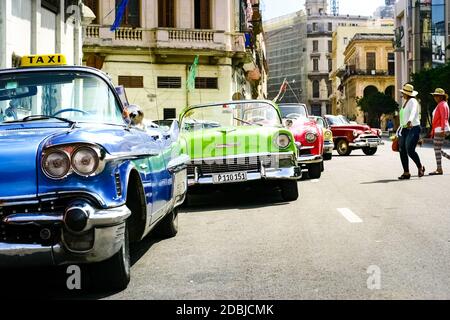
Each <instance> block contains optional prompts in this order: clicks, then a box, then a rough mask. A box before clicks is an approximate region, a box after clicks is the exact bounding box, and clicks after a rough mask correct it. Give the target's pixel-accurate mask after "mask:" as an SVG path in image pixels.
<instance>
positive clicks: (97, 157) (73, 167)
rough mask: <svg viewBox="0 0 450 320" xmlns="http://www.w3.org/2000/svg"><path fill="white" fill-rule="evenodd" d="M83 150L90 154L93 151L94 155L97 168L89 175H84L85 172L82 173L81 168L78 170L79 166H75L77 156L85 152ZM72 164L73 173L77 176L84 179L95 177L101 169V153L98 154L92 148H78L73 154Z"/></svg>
mask: <svg viewBox="0 0 450 320" xmlns="http://www.w3.org/2000/svg"><path fill="white" fill-rule="evenodd" d="M83 150H88V151H89V152H91V151H92V153H93V154H94V161H95V166H94V168H93V170H91V171H90V172H89V173H83V172H81V171H80V170H79V168H77V165H76V164H75V156H76V155H77V154H78V153H79V152H81V151H83ZM70 164H71V166H72V169H73V171H74V172H75V173H76V174H77V175H79V176H82V177H90V176H92V175H94V174H95V173H96V172H97V170H98V168H99V166H100V154H99V152H98V151H97V150H96V149H94V148H92V147H89V146H83V145H81V146H78V147H77V148H76V149H75V150H74V151H73V153H72V155H71V158H70Z"/></svg>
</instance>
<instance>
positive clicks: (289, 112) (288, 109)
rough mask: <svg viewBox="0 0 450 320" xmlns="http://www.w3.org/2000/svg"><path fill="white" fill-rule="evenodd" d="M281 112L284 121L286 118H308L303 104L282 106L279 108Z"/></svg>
mask: <svg viewBox="0 0 450 320" xmlns="http://www.w3.org/2000/svg"><path fill="white" fill-rule="evenodd" d="M278 107H279V108H280V111H281V117H282V118H283V119H286V118H298V117H299V116H304V117H307V116H308V113H307V112H306V108H305V106H304V105H301V104H285V105H283V104H280V105H279V106H278Z"/></svg>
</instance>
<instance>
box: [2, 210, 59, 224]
mask: <svg viewBox="0 0 450 320" xmlns="http://www.w3.org/2000/svg"><path fill="white" fill-rule="evenodd" d="M62 221H63V215H50V214H42V213H20V214H12V215H9V216H7V217H5V218H3V222H4V223H6V224H10V225H20V224H38V225H39V224H42V223H54V222H62Z"/></svg>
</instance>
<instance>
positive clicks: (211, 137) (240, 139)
mask: <svg viewBox="0 0 450 320" xmlns="http://www.w3.org/2000/svg"><path fill="white" fill-rule="evenodd" d="M279 133H285V134H287V135H289V137H290V138H291V139H293V138H292V134H291V133H290V132H289V131H288V130H286V129H283V128H281V127H280V128H278V127H260V126H245V127H222V128H213V129H203V130H197V131H193V132H186V131H185V132H183V136H184V137H185V139H186V141H187V148H188V150H186V151H187V153H188V154H189V156H190V157H191V159H201V158H214V157H224V156H233V155H241V154H255V153H271V152H280V149H279V148H278V147H277V146H276V145H275V144H274V139H275V137H276V135H277V134H279ZM283 151H295V146H294V145H293V144H292V145H291V147H290V148H288V150H283Z"/></svg>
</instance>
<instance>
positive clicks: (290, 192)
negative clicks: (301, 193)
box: [280, 180, 298, 201]
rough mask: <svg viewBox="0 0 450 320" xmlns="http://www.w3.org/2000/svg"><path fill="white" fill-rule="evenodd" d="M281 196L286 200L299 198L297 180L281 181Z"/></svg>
mask: <svg viewBox="0 0 450 320" xmlns="http://www.w3.org/2000/svg"><path fill="white" fill-rule="evenodd" d="M280 188H281V197H282V198H283V200H284V201H295V200H297V199H298V183H297V181H296V180H287V181H282V182H281V183H280Z"/></svg>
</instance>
